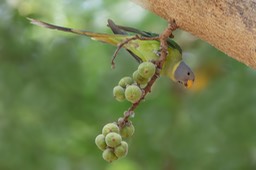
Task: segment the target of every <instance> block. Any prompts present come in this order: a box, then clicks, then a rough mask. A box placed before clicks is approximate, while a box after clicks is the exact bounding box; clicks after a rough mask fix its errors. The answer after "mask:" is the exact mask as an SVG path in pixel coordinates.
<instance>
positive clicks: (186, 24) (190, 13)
mask: <svg viewBox="0 0 256 170" xmlns="http://www.w3.org/2000/svg"><path fill="white" fill-rule="evenodd" d="M132 1H134V2H135V3H137V4H139V5H141V6H142V7H144V8H146V9H148V10H150V11H152V12H154V13H155V14H157V15H159V16H160V17H162V18H164V19H166V20H168V21H170V20H171V19H175V21H176V23H177V25H178V26H179V28H181V29H183V30H185V31H188V32H190V33H192V34H193V35H195V36H197V37H199V38H201V39H202V40H205V41H207V42H208V43H210V44H211V45H213V46H214V47H216V48H218V49H219V50H221V51H223V52H224V53H226V54H227V55H229V56H230V57H232V58H234V59H236V60H238V61H240V62H242V63H244V64H246V65H247V66H249V67H251V68H254V69H256V1H255V0H198V1H197V0H132Z"/></svg>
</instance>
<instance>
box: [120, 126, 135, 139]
mask: <svg viewBox="0 0 256 170" xmlns="http://www.w3.org/2000/svg"><path fill="white" fill-rule="evenodd" d="M134 131H135V128H134V126H133V125H132V124H130V125H125V126H124V127H123V128H122V129H121V130H120V135H121V136H122V138H129V137H131V136H132V135H133V134H134Z"/></svg>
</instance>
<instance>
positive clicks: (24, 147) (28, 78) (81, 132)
mask: <svg viewBox="0 0 256 170" xmlns="http://www.w3.org/2000/svg"><path fill="white" fill-rule="evenodd" d="M26 17H34V18H37V19H41V20H43V21H47V22H50V23H55V24H58V25H63V26H69V27H74V28H80V29H86V30H90V31H97V32H105V33H110V32H111V31H110V30H109V29H108V28H107V27H106V21H107V19H108V18H111V19H113V20H114V21H115V22H116V23H118V24H120V25H127V26H132V27H136V28H140V29H143V30H147V31H152V32H161V31H162V30H163V29H164V28H165V27H166V22H165V21H164V20H163V19H161V18H159V17H157V16H155V15H154V14H152V13H149V12H148V11H146V10H144V9H142V8H140V7H139V6H137V5H135V4H133V3H131V2H130V1H128V0H126V1H116V0H105V1H103V0H76V1H71V0H55V1H51V0H36V1H35V0H7V1H1V2H0V170H17V169H19V170H35V169H36V170H46V169H47V170H142V169H147V170H155V169H158V170H201V169H207V170H255V169H256V133H255V131H256V103H255V101H256V72H255V70H252V69H250V68H248V67H246V66H245V65H243V64H241V63H239V62H237V61H235V60H233V59H232V58H230V57H228V56H226V55H225V54H223V53H222V52H220V51H218V50H216V49H215V48H213V47H211V46H210V45H209V44H207V43H205V42H203V41H201V40H199V39H197V38H196V37H193V36H192V35H190V34H188V33H186V32H183V31H176V32H175V40H176V41H177V42H178V43H179V44H180V45H181V47H182V48H183V50H184V60H185V61H186V62H187V63H188V64H189V65H190V66H191V67H192V68H193V70H194V72H195V74H196V83H195V85H194V87H193V88H192V89H189V90H188V89H184V88H182V87H180V86H179V85H176V84H174V83H173V82H171V81H170V80H169V79H167V78H165V77H163V78H160V79H159V80H158V81H157V83H156V84H155V85H154V88H153V91H152V93H151V94H150V95H149V96H148V97H147V99H146V101H145V102H143V103H142V104H141V105H140V106H139V108H138V109H137V110H136V115H135V118H134V119H133V120H132V121H133V124H134V125H135V128H136V132H135V135H134V136H133V137H132V139H130V140H129V141H128V143H129V153H128V156H127V157H126V158H123V159H121V160H119V161H116V162H114V163H112V164H108V163H107V162H105V161H104V160H103V159H102V157H101V151H99V150H98V148H97V147H96V146H95V144H94V139H95V137H96V136H97V135H98V134H99V133H100V132H101V128H102V127H103V125H104V124H106V123H108V122H113V121H115V120H117V118H118V117H120V116H121V115H122V113H123V112H124V111H125V110H126V109H127V108H128V107H129V106H130V104H129V103H128V102H123V103H119V102H117V101H115V100H114V98H113V97H112V89H113V87H114V86H115V85H116V84H117V82H118V81H119V80H120V79H121V78H122V77H123V76H127V75H131V74H132V72H133V71H134V70H135V69H136V68H137V63H136V61H135V60H134V59H132V58H131V57H130V56H129V54H128V53H127V52H126V51H124V50H121V53H120V54H119V55H118V57H117V59H116V69H114V70H112V69H111V67H110V61H111V57H112V54H113V52H114V50H115V47H113V46H110V45H107V44H103V43H100V42H95V41H92V40H90V39H89V38H87V37H82V36H77V35H72V34H68V33H62V32H58V31H52V30H48V29H44V28H40V27H37V26H34V25H31V24H30V23H29V21H28V20H26Z"/></svg>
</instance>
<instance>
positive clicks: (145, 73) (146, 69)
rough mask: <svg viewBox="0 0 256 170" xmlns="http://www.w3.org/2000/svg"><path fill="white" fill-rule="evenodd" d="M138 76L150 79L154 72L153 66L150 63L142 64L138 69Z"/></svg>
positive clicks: (154, 67)
mask: <svg viewBox="0 0 256 170" xmlns="http://www.w3.org/2000/svg"><path fill="white" fill-rule="evenodd" d="M138 72H139V74H140V75H141V76H142V77H144V78H147V79H149V78H151V77H152V76H153V75H154V74H155V72H156V66H155V64H153V63H151V62H149V61H148V62H143V63H141V64H140V65H139V67H138Z"/></svg>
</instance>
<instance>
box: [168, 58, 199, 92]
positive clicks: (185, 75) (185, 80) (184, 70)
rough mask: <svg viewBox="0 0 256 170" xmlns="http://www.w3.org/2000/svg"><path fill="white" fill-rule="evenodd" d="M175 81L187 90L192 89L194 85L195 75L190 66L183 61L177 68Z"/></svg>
mask: <svg viewBox="0 0 256 170" xmlns="http://www.w3.org/2000/svg"><path fill="white" fill-rule="evenodd" d="M173 79H174V80H175V81H176V82H178V83H180V84H182V85H183V86H185V87H186V88H190V87H191V86H192V85H193V83H194V80H195V75H194V73H193V71H192V70H191V69H190V68H189V66H188V65H187V64H186V63H184V62H183V61H181V62H179V63H177V65H176V66H175V69H174V72H173Z"/></svg>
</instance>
